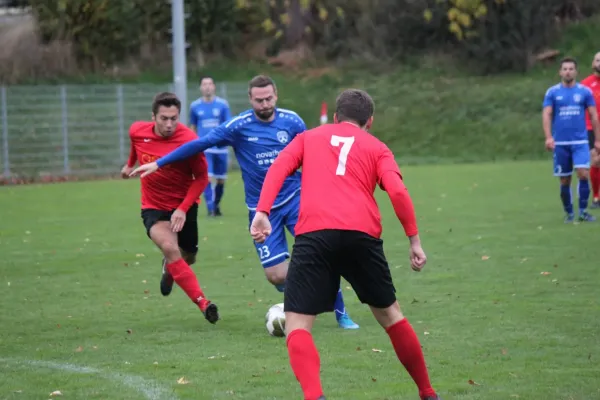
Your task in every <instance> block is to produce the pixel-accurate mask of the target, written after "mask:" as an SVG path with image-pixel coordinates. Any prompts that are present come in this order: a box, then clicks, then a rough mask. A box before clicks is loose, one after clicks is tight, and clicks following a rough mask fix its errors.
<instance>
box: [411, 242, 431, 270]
mask: <svg viewBox="0 0 600 400" xmlns="http://www.w3.org/2000/svg"><path fill="white" fill-rule="evenodd" d="M426 262H427V256H426V255H425V252H424V251H423V248H422V247H421V244H420V243H414V244H411V245H410V267H411V268H412V269H413V271H417V272H420V271H421V270H422V269H423V267H424V266H425V263H426Z"/></svg>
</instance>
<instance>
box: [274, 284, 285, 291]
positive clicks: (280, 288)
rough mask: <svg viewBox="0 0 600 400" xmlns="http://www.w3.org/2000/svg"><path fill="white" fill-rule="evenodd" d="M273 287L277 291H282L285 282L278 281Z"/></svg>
mask: <svg viewBox="0 0 600 400" xmlns="http://www.w3.org/2000/svg"><path fill="white" fill-rule="evenodd" d="M274 286H275V289H277V291H278V292H281V293H283V292H284V291H285V283H280V284H278V285H274Z"/></svg>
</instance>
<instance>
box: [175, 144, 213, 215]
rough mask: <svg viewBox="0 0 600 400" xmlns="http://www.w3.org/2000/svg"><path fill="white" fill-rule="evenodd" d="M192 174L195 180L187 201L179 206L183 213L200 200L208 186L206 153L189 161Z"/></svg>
mask: <svg viewBox="0 0 600 400" xmlns="http://www.w3.org/2000/svg"><path fill="white" fill-rule="evenodd" d="M189 163H190V166H191V167H192V172H193V173H194V180H193V181H192V183H191V184H190V187H189V189H188V191H187V194H186V196H185V199H183V201H182V202H181V204H180V205H179V207H177V208H179V209H180V210H181V211H184V212H186V213H187V212H188V210H189V209H190V207H191V206H192V204H194V203H195V202H196V200H198V198H199V197H200V195H201V194H202V192H204V189H206V186H207V185H208V164H207V162H206V157H205V156H204V153H200V154H196V155H195V156H193V157H191V158H190V159H189Z"/></svg>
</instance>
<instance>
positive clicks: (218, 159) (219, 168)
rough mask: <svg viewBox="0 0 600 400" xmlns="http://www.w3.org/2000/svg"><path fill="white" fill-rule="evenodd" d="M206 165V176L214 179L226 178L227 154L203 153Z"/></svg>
mask: <svg viewBox="0 0 600 400" xmlns="http://www.w3.org/2000/svg"><path fill="white" fill-rule="evenodd" d="M204 155H205V156H206V162H207V163H208V176H210V177H211V178H216V179H226V178H227V165H228V164H227V163H228V161H229V154H227V153H204Z"/></svg>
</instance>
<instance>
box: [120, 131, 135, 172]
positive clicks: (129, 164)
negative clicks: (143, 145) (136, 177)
mask: <svg viewBox="0 0 600 400" xmlns="http://www.w3.org/2000/svg"><path fill="white" fill-rule="evenodd" d="M129 142H130V145H129V158H128V159H127V164H125V166H123V168H122V169H121V177H122V178H123V179H127V178H129V174H131V171H133V167H135V163H136V162H137V152H136V151H135V145H134V144H133V137H132V136H131V130H130V131H129Z"/></svg>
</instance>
